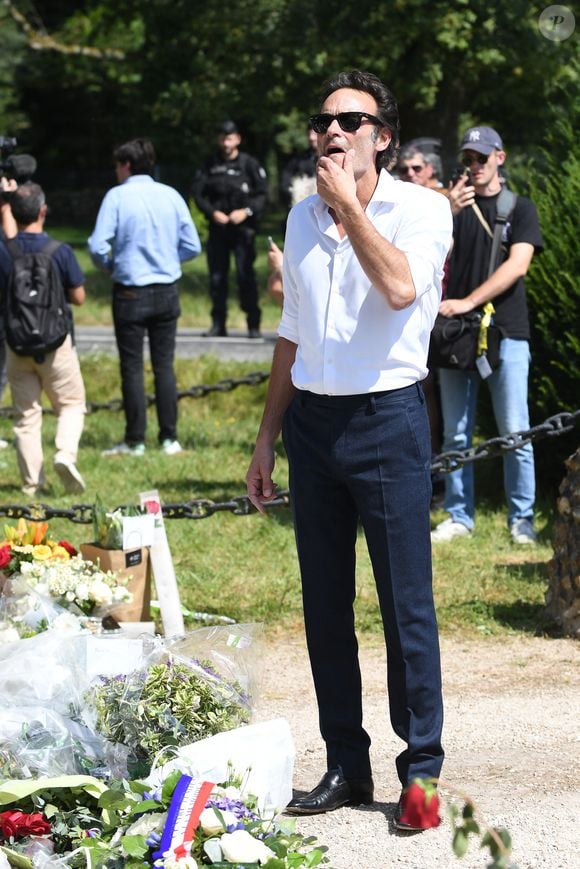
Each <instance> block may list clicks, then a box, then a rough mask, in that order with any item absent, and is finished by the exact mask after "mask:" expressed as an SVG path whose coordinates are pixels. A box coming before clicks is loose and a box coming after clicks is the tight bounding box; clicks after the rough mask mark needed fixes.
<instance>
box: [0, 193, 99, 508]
mask: <svg viewBox="0 0 580 869" xmlns="http://www.w3.org/2000/svg"><path fill="white" fill-rule="evenodd" d="M13 180H14V179H13ZM8 187H9V189H8V193H9V196H8V200H7V199H6V197H5V195H3V197H2V206H1V207H2V221H3V227H4V232H5V235H6V238H5V239H4V241H3V242H2V243H0V294H1V301H2V304H1V310H2V316H3V321H4V328H5V330H6V341H7V348H6V356H7V372H8V382H9V383H10V388H11V391H12V403H13V405H14V410H15V414H16V415H15V420H14V435H15V439H16V452H17V455H18V465H19V468H20V473H21V476H22V480H23V484H24V485H23V487H22V491H23V492H24V494H25V495H29V496H31V497H34V496H36V495H38V494H39V493H40V492H41V491H42V490H43V489H44V486H45V475H44V460H43V453H42V405H41V394H42V392H43V391H44V392H45V393H46V395H47V396H48V398H49V400H50V403H51V405H52V408H53V410H54V413H55V415H56V419H57V425H56V434H55V445H56V454H55V457H54V469H55V471H56V473H57V474H58V476H59V477H60V478H61V480H62V482H63V484H64V487H65V490H66V491H67V492H77V493H78V492H82V491H84V489H85V484H84V481H83V478H82V477H81V475H80V473H79V470H78V468H77V467H76V461H77V454H78V445H79V440H80V437H81V433H82V430H83V425H84V414H85V412H86V407H85V389H84V384H83V380H82V376H81V370H80V365H79V360H78V356H77V353H76V350H75V347H74V345H73V341H72V335H71V331H72V318H71V315H70V312H69V308H68V302H71V303H72V304H76V305H81V304H82V303H83V302H84V299H85V289H84V285H83V284H84V278H83V274H82V272H81V270H80V267H79V265H78V263H77V260H76V257H75V255H74V253H73V251H72V249H71V248H70V247H69V246H68V245H66V244H61V243H60V242H56V241H54V240H53V239H51V238H50V237H49V236H48V235H47V234H46V233H45V232H44V221H45V219H46V213H47V206H46V202H45V197H44V192H43V190H42V188H41V187H39V185H38V184H35V183H33V182H31V181H26V182H25V183H23V184H19V185H17V186H16V187H15V185H14V184H9V185H8ZM3 189H6V185H3ZM14 223H16V229H17V230H18V231H17V233H16V235H14V231H13V230H14Z"/></svg>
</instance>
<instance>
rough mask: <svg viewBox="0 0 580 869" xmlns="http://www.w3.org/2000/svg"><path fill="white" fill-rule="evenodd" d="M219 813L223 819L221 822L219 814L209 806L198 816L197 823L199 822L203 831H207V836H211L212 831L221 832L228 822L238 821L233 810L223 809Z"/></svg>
mask: <svg viewBox="0 0 580 869" xmlns="http://www.w3.org/2000/svg"><path fill="white" fill-rule="evenodd" d="M220 813H221V816H222V817H223V819H224V822H223V824H222V822H221V820H220V818H219V815H218V814H217V813H216V812H215V811H214V810H213V809H211V808H210V809H204V810H203V812H202V813H201V815H200V816H199V823H200V824H201V829H202V830H203V832H204V833H207V835H208V836H212V835H213V834H214V833H223V832H224V830H225V829H226V828H227V827H229V826H230V824H237V823H238V819H237V817H236V816H235V815H234V813H233V812H228V811H224V812H220Z"/></svg>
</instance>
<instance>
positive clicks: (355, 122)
mask: <svg viewBox="0 0 580 869" xmlns="http://www.w3.org/2000/svg"><path fill="white" fill-rule="evenodd" d="M364 117H365V115H364V114H363V113H362V112H340V113H339V114H338V115H330V114H323V115H313V116H312V117H311V118H310V126H311V127H312V129H313V130H314V132H315V133H326V131H327V130H328V128H329V127H330V125H331V124H332V122H333V121H334V120H335V119H336V120H337V121H338V124H339V127H340V129H341V130H343V131H344V132H345V133H354V132H356V130H358V128H359V127H360V125H361V123H362V119H363V118H364Z"/></svg>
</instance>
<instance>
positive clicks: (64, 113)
mask: <svg viewBox="0 0 580 869" xmlns="http://www.w3.org/2000/svg"><path fill="white" fill-rule="evenodd" d="M12 5H13V6H14V7H17V8H18V9H19V11H20V12H21V13H22V14H24V15H25V16H27V19H28V20H29V21H31V23H32V24H33V25H34V26H35V27H36V30H37V31H38V32H43V31H45V32H46V33H48V34H49V35H50V37H51V38H52V39H53V40H56V41H57V42H58V43H60V44H61V45H76V46H87V47H90V48H92V49H98V50H100V52H101V56H96V57H90V56H83V55H80V54H74V53H73V54H66V53H62V52H58V51H49V50H44V51H43V50H36V51H34V50H32V49H29V50H28V51H24V52H23V53H22V54H21V55H20V57H17V60H16V64H15V68H14V69H13V70H12V74H13V75H14V76H15V84H16V88H17V93H18V98H19V99H18V102H19V105H18V109H19V110H20V111H21V112H23V113H24V114H25V116H26V117H27V118H28V122H29V131H28V139H29V141H30V143H31V146H34V148H35V149H36V151H38V152H42V159H43V160H44V159H48V160H51V161H55V162H57V163H58V162H59V161H60V162H61V163H63V164H65V163H69V164H70V163H71V162H74V164H75V165H77V166H79V167H80V168H83V169H87V168H96V167H97V165H98V164H99V162H101V163H102V162H103V161H105V160H108V157H109V153H110V148H111V144H112V143H113V141H117V140H118V139H122V138H126V137H128V136H132V135H137V134H148V135H151V136H152V137H153V138H154V139H155V141H156V142H157V144H158V146H159V149H160V152H161V153H162V154H163V155H164V158H165V159H168V160H172V161H178V160H181V161H184V160H187V161H188V163H190V164H196V163H198V162H199V160H200V159H201V157H202V156H203V155H204V154H205V152H207V150H208V149H209V148H210V147H211V146H212V144H213V143H212V138H213V136H212V132H213V129H214V127H215V122H216V121H217V120H219V119H221V118H223V117H226V116H233V117H234V118H236V120H237V121H238V122H239V123H240V124H241V126H242V129H243V131H244V134H245V137H246V140H247V144H248V145H251V147H252V148H253V150H254V151H256V152H257V153H258V154H260V155H261V156H262V157H264V156H265V154H266V153H267V152H268V151H270V150H271V149H272V148H273V147H277V148H278V149H282V150H285V149H288V150H290V149H292V148H293V147H295V145H296V143H297V139H298V138H299V137H302V136H303V132H304V120H305V118H306V117H307V115H308V114H309V113H311V112H312V111H313V110H315V109H316V108H317V105H318V91H319V86H320V83H321V82H322V80H323V79H324V78H325V77H327V76H328V75H329V74H331V73H333V72H336V71H337V70H339V69H349V68H353V67H359V68H366V69H371V70H373V71H375V72H376V73H377V74H378V75H379V76H381V77H382V78H383V79H384V80H385V81H387V82H388V83H389V84H390V85H391V87H392V88H393V90H394V92H395V94H396V95H397V97H398V99H399V102H400V108H401V116H402V124H403V138H404V139H405V138H410V137H411V136H414V135H421V134H423V135H425V134H433V135H439V136H440V137H441V138H442V139H443V140H444V143H445V148H446V151H447V152H448V154H449V155H451V154H452V153H453V152H454V149H455V147H456V143H457V140H458V137H459V134H460V129H461V127H462V126H463V125H465V124H469V123H472V122H476V121H479V122H487V123H492V124H493V125H494V126H497V127H498V128H499V129H500V131H501V132H502V135H503V136H504V138H505V140H506V142H507V143H508V146H509V147H510V148H511V149H515V150H518V149H523V148H530V147H534V146H536V145H539V144H541V142H542V139H543V135H544V131H545V130H546V129H547V128H548V127H549V126H550V125H551V124H553V122H554V120H555V118H556V117H557V116H558V115H559V114H561V112H562V111H565V110H566V107H562V106H561V105H558V103H557V101H556V100H555V98H554V97H555V94H556V93H558V92H562V85H563V83H568V84H570V83H571V82H572V81H574V82H577V70H575V69H574V68H573V66H572V65H571V62H570V61H571V58H572V57H573V50H574V39H573V38H571V39H569V40H567V41H565V42H563V43H556V42H551V41H550V40H547V39H545V38H544V37H543V36H542V35H541V34H540V31H539V29H538V26H537V25H538V16H539V14H540V12H541V8H539V7H537V8H536V7H535V6H534V4H530V3H529V2H528V0H513V2H512V3H500V2H499V0H496V2H491V3H490V2H489V0H393V2H390V3H376V0H357V2H354V0H346V2H344V3H342V4H336V3H335V2H334V0H219V2H218V0H203V2H202V0H148V2H147V3H143V2H142V0H118V2H115V3H113V2H112V0H84V2H81V3H79V2H78V0H44V2H43V0H38V2H35V3H34V6H33V5H32V2H29V0H14V2H13V3H12ZM10 32H11V34H12V38H14V36H15V32H14V28H13V27H12V28H11V31H10ZM2 34H3V35H2V40H3V41H5V40H6V39H8V36H7V35H6V34H5V31H4V29H3V31H2ZM21 41H22V39H21ZM107 52H109V53H110V52H118V53H119V54H120V55H121V56H120V57H119V58H118V59H116V58H115V57H111V56H107ZM4 63H5V61H4ZM1 69H2V68H1V67H0V75H1ZM532 107H533V110H532ZM297 120H300V121H301V123H299V124H298V129H297V124H296V122H297Z"/></svg>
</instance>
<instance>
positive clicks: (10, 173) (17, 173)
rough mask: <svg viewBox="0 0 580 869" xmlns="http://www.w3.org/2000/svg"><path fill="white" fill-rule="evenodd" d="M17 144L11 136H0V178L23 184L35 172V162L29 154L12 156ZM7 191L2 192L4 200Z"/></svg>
mask: <svg viewBox="0 0 580 869" xmlns="http://www.w3.org/2000/svg"><path fill="white" fill-rule="evenodd" d="M17 144H18V142H17V141H16V139H14V138H13V137H12V136H0V177H2V178H8V179H9V180H14V181H16V184H24V183H25V182H26V181H30V179H31V178H32V176H33V175H34V173H35V172H36V165H37V164H36V160H35V158H34V157H32V156H31V155H30V154H14V153H13V151H14V150H15V148H16V145H17ZM6 193H7V191H2V195H3V196H4V198H6Z"/></svg>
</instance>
